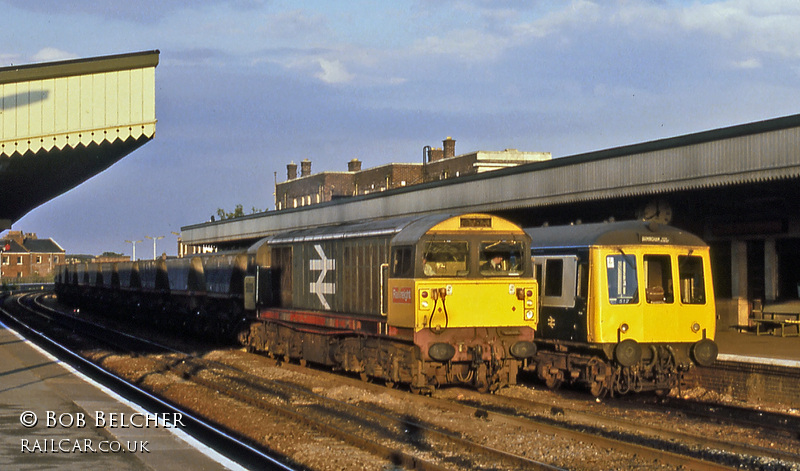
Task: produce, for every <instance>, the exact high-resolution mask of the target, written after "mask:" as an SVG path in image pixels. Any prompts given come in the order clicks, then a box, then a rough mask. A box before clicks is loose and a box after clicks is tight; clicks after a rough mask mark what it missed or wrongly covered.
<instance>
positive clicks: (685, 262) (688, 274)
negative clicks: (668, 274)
mask: <svg viewBox="0 0 800 471" xmlns="http://www.w3.org/2000/svg"><path fill="white" fill-rule="evenodd" d="M678 272H679V273H678V276H680V279H681V281H680V284H681V302H682V303H683V304H705V303H706V291H705V279H704V277H703V259H702V257H695V256H690V255H681V256H679V257H678Z"/></svg>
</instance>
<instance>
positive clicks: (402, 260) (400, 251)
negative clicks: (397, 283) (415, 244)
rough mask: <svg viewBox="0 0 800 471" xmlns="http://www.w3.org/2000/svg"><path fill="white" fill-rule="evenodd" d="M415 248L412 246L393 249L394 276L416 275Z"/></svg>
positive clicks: (409, 276)
mask: <svg viewBox="0 0 800 471" xmlns="http://www.w3.org/2000/svg"><path fill="white" fill-rule="evenodd" d="M413 255H414V250H413V249H412V248H411V247H395V248H393V249H392V265H391V267H392V278H411V277H413V276H414V256H413Z"/></svg>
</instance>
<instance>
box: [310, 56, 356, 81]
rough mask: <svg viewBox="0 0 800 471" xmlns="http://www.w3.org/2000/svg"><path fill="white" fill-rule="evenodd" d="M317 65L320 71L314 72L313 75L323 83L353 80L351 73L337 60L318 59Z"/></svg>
mask: <svg viewBox="0 0 800 471" xmlns="http://www.w3.org/2000/svg"><path fill="white" fill-rule="evenodd" d="M319 66H320V67H321V68H322V72H320V73H318V74H315V77H317V78H318V79H320V80H322V81H323V82H325V83H345V82H349V81H351V80H353V77H354V76H353V74H351V73H349V72H348V71H347V68H345V66H344V65H343V64H342V63H341V62H339V61H338V60H328V59H319Z"/></svg>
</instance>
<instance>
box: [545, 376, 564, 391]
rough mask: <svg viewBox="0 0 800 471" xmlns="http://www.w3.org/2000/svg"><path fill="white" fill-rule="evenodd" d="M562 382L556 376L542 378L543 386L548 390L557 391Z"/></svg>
mask: <svg viewBox="0 0 800 471" xmlns="http://www.w3.org/2000/svg"><path fill="white" fill-rule="evenodd" d="M562 383H563V381H562V380H561V378H560V377H558V375H547V376H546V377H545V378H544V384H545V386H547V387H548V388H550V389H558V388H560V387H561V384H562Z"/></svg>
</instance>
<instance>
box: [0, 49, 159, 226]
mask: <svg viewBox="0 0 800 471" xmlns="http://www.w3.org/2000/svg"><path fill="white" fill-rule="evenodd" d="M158 59H159V51H158V50H155V51H147V52H137V53H130V54H120V55H113V56H104V57H95V58H89V59H77V60H69V61H59V62H49V63H43V64H31V65H22V66H12V67H4V68H0V230H2V229H8V228H10V227H11V224H12V223H13V222H15V221H17V220H18V219H20V218H21V217H23V216H24V215H25V214H27V213H28V212H29V211H31V210H32V209H34V208H36V207H37V206H39V205H41V204H43V203H45V202H47V201H49V200H51V199H53V198H55V197H56V196H58V195H60V194H62V193H65V192H66V191H68V190H70V189H72V188H74V187H75V186H77V185H79V184H80V183H82V182H84V181H86V180H88V179H89V178H91V177H93V176H94V175H97V174H98V173H100V172H102V171H103V170H105V169H106V168H108V167H109V166H111V165H112V164H114V163H116V162H117V161H119V160H120V159H122V158H123V157H125V156H126V155H128V154H129V153H130V152H132V151H133V150H135V149H137V148H139V147H141V146H142V145H143V144H145V143H146V142H148V141H149V140H150V139H152V138H153V137H154V135H155V129H156V113H155V68H156V66H157V65H158Z"/></svg>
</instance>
